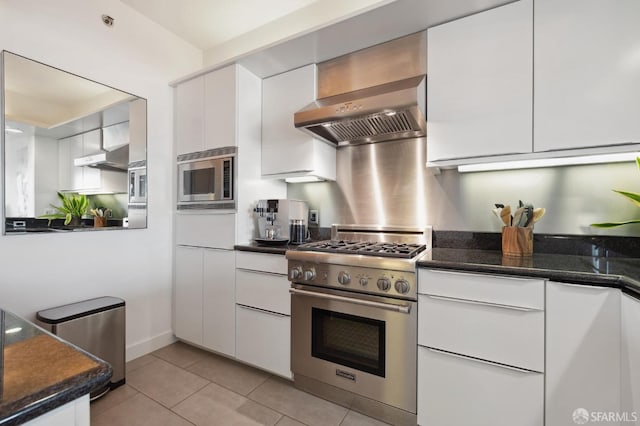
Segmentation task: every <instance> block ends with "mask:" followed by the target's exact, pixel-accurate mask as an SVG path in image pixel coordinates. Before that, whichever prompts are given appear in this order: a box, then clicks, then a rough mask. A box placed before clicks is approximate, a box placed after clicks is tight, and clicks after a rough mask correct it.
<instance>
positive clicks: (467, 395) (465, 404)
mask: <svg viewBox="0 0 640 426" xmlns="http://www.w3.org/2000/svg"><path fill="white" fill-rule="evenodd" d="M543 382H544V375H543V374H542V373H535V372H531V371H526V370H517V369H513V368H510V367H505V366H502V365H499V364H494V363H490V362H485V361H481V360H477V359H473V358H467V357H463V356H459V355H454V354H450V353H447V352H441V351H435V350H432V349H428V348H425V347H422V346H419V347H418V424H420V425H422V426H431V425H437V426H460V425H474V426H501V425H502V426H512V425H514V424H517V425H519V426H542V425H543V411H544V405H543V398H544V397H543V392H544V384H543ZM516 419H517V420H516ZM548 424H549V423H548ZM558 424H560V423H558ZM562 424H566V423H562ZM554 425H555V423H554Z"/></svg>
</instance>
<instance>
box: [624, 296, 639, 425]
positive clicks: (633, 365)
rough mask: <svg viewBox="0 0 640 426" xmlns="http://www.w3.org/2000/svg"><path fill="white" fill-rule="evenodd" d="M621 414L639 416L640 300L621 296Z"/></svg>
mask: <svg viewBox="0 0 640 426" xmlns="http://www.w3.org/2000/svg"><path fill="white" fill-rule="evenodd" d="M621 355H622V358H621V360H622V369H621V378H622V392H621V394H622V407H621V410H622V412H623V413H624V412H627V413H636V414H637V415H638V416H640V300H638V299H635V298H633V297H631V296H628V295H626V294H623V295H622V354H621Z"/></svg>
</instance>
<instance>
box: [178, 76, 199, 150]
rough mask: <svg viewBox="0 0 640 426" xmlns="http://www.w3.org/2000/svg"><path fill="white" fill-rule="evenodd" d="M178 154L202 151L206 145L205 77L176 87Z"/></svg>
mask: <svg viewBox="0 0 640 426" xmlns="http://www.w3.org/2000/svg"><path fill="white" fill-rule="evenodd" d="M175 105H176V148H177V154H178V155H180V154H186V153H189V152H196V151H202V150H203V147H204V142H203V141H204V77H197V78H194V79H193V80H189V81H186V82H184V83H182V84H180V85H179V86H178V87H176V90H175Z"/></svg>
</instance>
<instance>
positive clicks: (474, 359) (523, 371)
mask: <svg viewBox="0 0 640 426" xmlns="http://www.w3.org/2000/svg"><path fill="white" fill-rule="evenodd" d="M423 348H425V349H427V350H429V351H431V352H435V353H438V354H442V355H449V356H452V357H454V358H460V359H466V360H467V361H475V362H477V363H480V364H487V365H491V366H493V367H500V368H504V369H505V370H512V371H517V372H518V373H523V374H541V373H540V372H539V371H534V370H527V369H526V368H520V367H514V366H512V365H506V364H499V363H496V362H491V361H485V360H484V359H480V358H474V357H471V356H465V355H459V354H456V353H453V352H448V351H443V350H440V349H434V348H429V347H427V346H423Z"/></svg>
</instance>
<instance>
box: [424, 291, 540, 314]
mask: <svg viewBox="0 0 640 426" xmlns="http://www.w3.org/2000/svg"><path fill="white" fill-rule="evenodd" d="M425 296H427V297H429V298H431V299H437V300H445V301H449V302H459V303H468V304H469V305H481V306H490V307H492V308H500V309H509V310H512V311H522V312H540V311H541V309H535V308H524V307H522V306H513V305H503V304H500V303H491V302H480V301H478V300H468V299H458V298H457V297H447V296H434V295H432V294H425Z"/></svg>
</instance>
